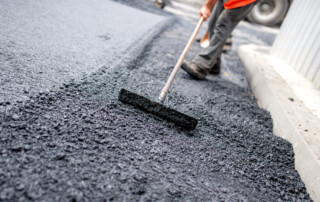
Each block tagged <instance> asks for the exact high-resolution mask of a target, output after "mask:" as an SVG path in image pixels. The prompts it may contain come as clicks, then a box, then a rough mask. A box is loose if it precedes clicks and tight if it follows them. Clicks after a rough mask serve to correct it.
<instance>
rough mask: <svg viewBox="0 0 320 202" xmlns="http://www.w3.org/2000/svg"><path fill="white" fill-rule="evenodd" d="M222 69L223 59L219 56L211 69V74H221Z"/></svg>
mask: <svg viewBox="0 0 320 202" xmlns="http://www.w3.org/2000/svg"><path fill="white" fill-rule="evenodd" d="M220 71H221V59H220V57H218V59H217V62H216V64H215V65H213V67H212V68H211V69H210V70H209V72H210V74H220Z"/></svg>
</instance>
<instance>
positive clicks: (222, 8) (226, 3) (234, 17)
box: [181, 0, 256, 80]
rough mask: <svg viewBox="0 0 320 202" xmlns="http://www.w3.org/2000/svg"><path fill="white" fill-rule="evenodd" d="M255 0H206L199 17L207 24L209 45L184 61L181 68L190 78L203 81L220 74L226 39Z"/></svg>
mask: <svg viewBox="0 0 320 202" xmlns="http://www.w3.org/2000/svg"><path fill="white" fill-rule="evenodd" d="M255 1H256V0H206V1H205V3H204V4H203V6H202V8H201V9H200V12H199V16H200V17H203V18H204V20H207V19H208V18H209V17H210V19H209V22H208V33H209V40H210V45H209V46H208V47H207V48H205V49H203V51H201V52H200V53H199V54H198V55H196V56H195V57H194V59H193V60H192V62H190V63H189V62H187V61H184V62H183V63H182V65H181V68H182V69H183V70H185V71H186V72H187V73H188V74H189V75H190V76H191V77H192V78H194V79H198V80H205V79H206V76H207V75H208V74H209V73H215V74H219V73H220V61H219V60H220V56H221V53H222V49H223V45H224V43H225V42H226V40H227V38H228V37H229V35H230V34H231V32H232V31H233V29H234V28H235V27H236V26H237V24H238V23H239V22H240V21H241V20H242V19H244V18H245V17H246V16H247V14H248V13H249V12H250V11H251V9H252V8H253V6H254V4H255Z"/></svg>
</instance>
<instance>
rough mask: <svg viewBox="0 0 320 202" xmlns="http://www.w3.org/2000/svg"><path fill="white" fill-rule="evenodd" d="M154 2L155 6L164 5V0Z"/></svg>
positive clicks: (161, 6) (162, 6) (160, 6)
mask: <svg viewBox="0 0 320 202" xmlns="http://www.w3.org/2000/svg"><path fill="white" fill-rule="evenodd" d="M154 4H155V6H156V7H157V8H161V9H163V8H164V7H165V6H166V0H156V1H155V2H154Z"/></svg>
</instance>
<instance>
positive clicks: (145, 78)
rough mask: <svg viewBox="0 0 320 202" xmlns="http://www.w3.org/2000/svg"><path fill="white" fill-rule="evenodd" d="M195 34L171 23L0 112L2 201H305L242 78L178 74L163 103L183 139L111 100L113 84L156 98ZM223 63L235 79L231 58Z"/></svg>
mask: <svg viewBox="0 0 320 202" xmlns="http://www.w3.org/2000/svg"><path fill="white" fill-rule="evenodd" d="M135 6H137V7H139V5H138V4H137V5H135ZM141 7H142V8H145V7H144V6H141ZM141 7H140V8H141ZM193 27H194V24H192V23H189V22H186V21H183V20H181V21H178V22H176V23H175V24H172V25H170V26H169V27H167V29H166V30H165V31H164V32H163V33H162V34H161V35H158V36H157V37H155V38H154V39H153V40H152V42H151V43H149V44H148V45H147V46H146V47H145V48H144V49H143V51H140V52H136V53H133V52H132V53H131V54H132V55H131V56H123V60H122V62H121V63H118V64H117V65H116V66H114V67H112V68H111V66H105V67H102V68H99V70H97V71H94V72H93V73H92V74H90V75H89V76H87V77H85V78H82V79H79V81H76V80H75V81H68V82H63V85H62V87H61V88H59V89H52V90H49V91H48V92H43V93H38V94H36V95H34V96H32V97H30V99H29V100H27V101H26V102H25V103H18V104H14V105H13V106H12V108H11V109H10V110H7V111H6V112H5V113H0V134H1V136H0V138H1V141H0V154H1V156H0V199H1V200H23V201H27V200H32V201H41V200H45V201H66V200H72V201H155V200H163V201H299V200H303V201H310V200H311V199H310V197H309V195H308V194H307V193H306V190H305V186H304V184H303V182H302V181H301V179H300V177H299V174H298V173H297V171H296V170H295V169H294V154H293V150H292V146H291V144H290V143H288V142H287V141H285V140H283V139H281V138H279V137H276V136H274V134H273V133H272V119H271V117H270V115H269V113H267V112H266V111H264V110H262V109H259V107H258V106H257V105H256V103H255V100H254V98H253V96H252V94H251V91H250V89H249V87H248V86H247V85H242V84H243V83H245V82H240V83H238V82H232V81H231V80H228V79H226V78H225V76H223V75H221V76H210V78H209V79H208V80H206V81H201V82H199V81H195V80H192V79H191V78H190V77H189V76H188V75H187V74H186V73H184V72H182V71H180V72H179V73H178V75H177V79H176V80H175V82H174V87H173V89H172V91H171V94H170V95H169V97H168V100H167V102H166V104H167V105H168V106H170V107H172V108H175V109H177V110H179V111H182V112H184V113H187V114H190V115H193V116H195V117H197V118H198V119H199V125H198V127H197V129H196V130H195V131H192V132H186V131H184V130H181V129H180V128H177V127H175V126H174V125H173V124H171V123H168V122H166V121H163V120H161V119H159V118H158V117H155V116H152V115H150V114H146V113H142V112H141V111H139V110H137V109H135V108H133V107H131V106H127V105H124V104H122V103H120V102H118V101H117V96H118V93H119V89H120V88H121V87H125V88H127V89H130V90H132V91H135V92H138V93H140V94H143V95H144V96H146V97H149V98H150V99H153V98H156V97H157V95H158V92H159V91H160V89H161V87H162V85H164V83H165V80H166V79H167V77H168V75H169V73H170V71H171V70H172V67H173V66H174V63H175V62H176V59H177V57H178V56H179V54H180V52H181V50H182V49H183V47H184V45H185V42H186V41H187V38H188V37H189V35H190V33H191V31H192V29H193ZM198 50H199V47H198V46H197V45H195V46H193V48H192V51H191V52H190V54H189V56H188V58H189V59H190V58H191V57H192V56H193V55H194V54H195V53H196V52H197V51H198ZM133 56H135V57H133ZM133 58H135V59H133ZM132 59H133V60H132ZM223 61H224V63H223V64H224V66H223V71H226V69H229V70H230V71H233V72H234V73H236V74H238V75H240V76H241V75H242V77H243V78H244V76H243V75H244V70H243V68H242V66H241V63H239V58H238V57H237V56H236V54H235V53H234V52H231V53H229V54H225V55H224V56H223Z"/></svg>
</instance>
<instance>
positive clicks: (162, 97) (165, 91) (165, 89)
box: [158, 17, 204, 103]
mask: <svg viewBox="0 0 320 202" xmlns="http://www.w3.org/2000/svg"><path fill="white" fill-rule="evenodd" d="M203 21H204V18H203V17H201V18H200V20H199V22H198V24H197V26H196V28H195V29H194V31H193V33H192V35H191V37H190V39H189V41H188V43H187V45H186V47H185V48H184V50H183V52H182V53H181V55H180V57H179V60H178V61H177V64H176V66H174V68H173V70H172V72H171V74H170V76H169V79H168V81H167V83H166V85H165V86H164V87H163V89H162V90H161V93H160V95H159V98H158V99H159V101H160V102H161V103H162V102H163V101H164V100H165V99H166V97H167V95H168V92H169V89H170V87H171V85H172V82H173V79H174V77H175V76H176V74H177V72H178V70H179V68H180V66H181V64H182V62H183V60H184V59H185V58H186V55H187V53H188V51H189V49H190V47H191V45H192V43H193V41H194V39H195V38H196V36H197V34H198V32H199V30H200V28H201V25H202V23H203Z"/></svg>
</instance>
